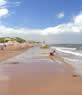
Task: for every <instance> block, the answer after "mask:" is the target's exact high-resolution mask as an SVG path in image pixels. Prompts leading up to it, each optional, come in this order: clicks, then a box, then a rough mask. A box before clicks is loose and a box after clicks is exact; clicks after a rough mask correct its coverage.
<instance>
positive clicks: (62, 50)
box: [52, 47, 82, 56]
mask: <svg viewBox="0 0 82 95" xmlns="http://www.w3.org/2000/svg"><path fill="white" fill-rule="evenodd" d="M52 49H56V50H57V51H60V52H63V53H68V54H73V55H76V56H82V54H81V53H78V52H73V51H70V48H69V50H66V48H64V49H65V50H64V49H63V48H59V47H52ZM67 49H68V48H67ZM74 49H75V48H71V50H74Z"/></svg>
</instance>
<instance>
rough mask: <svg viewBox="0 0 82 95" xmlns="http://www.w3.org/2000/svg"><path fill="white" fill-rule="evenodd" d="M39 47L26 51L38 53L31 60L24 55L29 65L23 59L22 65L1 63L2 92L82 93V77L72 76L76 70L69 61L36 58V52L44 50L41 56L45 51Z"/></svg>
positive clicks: (4, 94) (33, 94) (21, 94)
mask: <svg viewBox="0 0 82 95" xmlns="http://www.w3.org/2000/svg"><path fill="white" fill-rule="evenodd" d="M16 49H17V48H16ZM36 50H37V48H36V47H34V48H31V49H30V50H28V51H30V52H29V53H28V52H26V54H30V55H32V56H33V54H34V55H35V56H34V57H35V58H34V59H33V57H31V58H30V60H29V58H28V56H25V55H26V54H25V55H23V56H25V57H24V60H26V61H28V63H27V64H23V63H22V62H23V61H21V60H20V62H21V63H22V64H21V63H20V64H15V65H14V64H5V65H4V64H1V65H0V94H1V95H26V94H29V95H82V77H79V76H72V75H73V72H72V71H71V70H70V69H69V66H67V65H66V64H67V63H62V64H60V63H58V62H57V61H54V62H51V61H50V59H49V57H50V56H49V57H48V56H47V57H45V56H43V57H42V58H41V57H36V54H35V53H37V52H40V53H38V55H39V56H40V54H41V53H42V52H41V51H40V50H41V49H39V50H37V52H36ZM43 52H44V51H43ZM44 54H45V52H44ZM55 57H56V59H58V60H60V61H62V62H63V61H64V60H61V58H60V57H57V56H55ZM11 59H13V58H11ZM19 59H21V57H20V58H19ZM19 59H17V60H19ZM41 59H42V60H41ZM46 59H48V60H46ZM30 61H31V62H30Z"/></svg>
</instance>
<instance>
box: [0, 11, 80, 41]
mask: <svg viewBox="0 0 82 95" xmlns="http://www.w3.org/2000/svg"><path fill="white" fill-rule="evenodd" d="M0 36H1V37H2V36H19V37H23V38H25V39H27V40H36V41H39V40H40V41H42V40H46V41H48V42H51V43H82V12H80V13H79V14H78V15H77V16H74V17H73V19H72V21H69V22H68V23H64V24H59V25H57V26H54V27H48V28H46V29H27V28H12V27H6V26H4V25H0Z"/></svg>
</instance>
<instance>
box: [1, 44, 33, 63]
mask: <svg viewBox="0 0 82 95" xmlns="http://www.w3.org/2000/svg"><path fill="white" fill-rule="evenodd" d="M29 48H31V46H23V47H22V45H18V46H8V47H6V48H4V50H0V62H2V61H5V60H7V59H8V58H11V57H14V56H16V55H19V54H21V53H23V52H25V51H26V50H27V49H29Z"/></svg>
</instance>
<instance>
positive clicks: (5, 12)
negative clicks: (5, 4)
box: [0, 9, 8, 17]
mask: <svg viewBox="0 0 82 95" xmlns="http://www.w3.org/2000/svg"><path fill="white" fill-rule="evenodd" d="M6 15H8V9H0V17H3V16H6Z"/></svg>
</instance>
